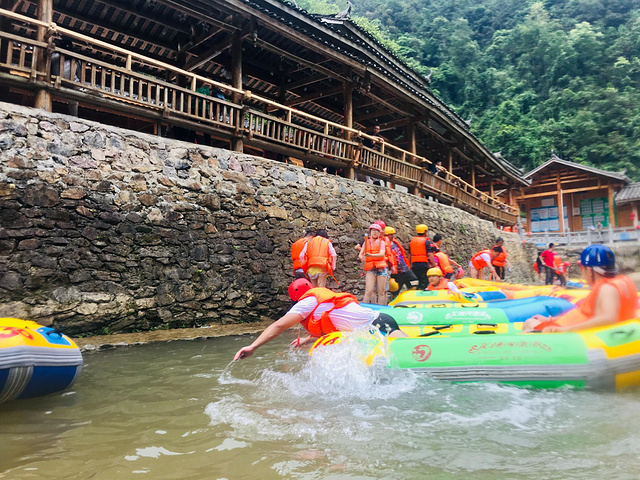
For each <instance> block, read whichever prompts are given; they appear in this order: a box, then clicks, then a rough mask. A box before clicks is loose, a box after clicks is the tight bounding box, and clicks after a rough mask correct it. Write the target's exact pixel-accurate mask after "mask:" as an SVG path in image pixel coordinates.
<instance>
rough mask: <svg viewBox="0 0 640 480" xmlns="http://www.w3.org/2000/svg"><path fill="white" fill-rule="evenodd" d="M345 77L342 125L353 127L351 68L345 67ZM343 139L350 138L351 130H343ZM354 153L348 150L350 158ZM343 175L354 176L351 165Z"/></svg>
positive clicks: (352, 158) (352, 177)
mask: <svg viewBox="0 0 640 480" xmlns="http://www.w3.org/2000/svg"><path fill="white" fill-rule="evenodd" d="M344 73H345V77H346V78H347V79H348V80H346V81H345V82H344V83H343V84H342V91H343V92H342V100H343V103H344V112H343V113H344V126H345V127H348V128H352V127H353V82H352V81H351V74H352V72H351V69H350V68H347V69H345V72H344ZM343 137H344V139H345V140H351V132H349V131H346V130H345V131H344V135H343ZM355 154H356V152H355V151H351V152H350V158H351V160H352V161H353V160H355V158H354V157H353V156H354V155H355ZM344 173H345V176H346V177H347V178H350V179H352V180H353V179H354V178H355V172H354V171H353V167H351V166H350V167H347V168H346V170H345V172H344Z"/></svg>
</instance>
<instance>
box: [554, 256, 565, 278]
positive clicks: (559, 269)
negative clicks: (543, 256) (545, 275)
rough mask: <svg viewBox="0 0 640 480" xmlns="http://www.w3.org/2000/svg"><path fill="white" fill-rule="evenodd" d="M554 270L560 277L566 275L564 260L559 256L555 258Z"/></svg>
mask: <svg viewBox="0 0 640 480" xmlns="http://www.w3.org/2000/svg"><path fill="white" fill-rule="evenodd" d="M553 268H554V269H555V272H556V273H557V274H558V275H562V274H563V273H564V269H563V268H562V258H561V257H560V256H559V255H556V256H555V257H553Z"/></svg>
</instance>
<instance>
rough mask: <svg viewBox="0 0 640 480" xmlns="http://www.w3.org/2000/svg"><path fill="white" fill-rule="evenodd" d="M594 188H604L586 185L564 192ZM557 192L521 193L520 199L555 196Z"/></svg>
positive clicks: (591, 189)
mask: <svg viewBox="0 0 640 480" xmlns="http://www.w3.org/2000/svg"><path fill="white" fill-rule="evenodd" d="M593 190H602V187H597V186H594V187H585V188H571V189H569V190H563V193H564V194H569V193H575V192H587V191H593ZM555 194H556V192H555V190H554V191H552V192H541V193H529V194H527V195H520V196H518V199H525V198H539V197H553V196H554V195H555Z"/></svg>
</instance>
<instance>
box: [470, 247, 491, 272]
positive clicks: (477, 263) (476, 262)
mask: <svg viewBox="0 0 640 480" xmlns="http://www.w3.org/2000/svg"><path fill="white" fill-rule="evenodd" d="M485 253H486V254H487V255H489V256H491V250H481V251H479V252H477V253H476V254H475V255H474V256H473V257H471V265H473V268H475V269H476V270H482V269H483V268H484V267H488V265H487V262H486V261H485V260H484V259H483V258H482V257H481V255H483V254H485Z"/></svg>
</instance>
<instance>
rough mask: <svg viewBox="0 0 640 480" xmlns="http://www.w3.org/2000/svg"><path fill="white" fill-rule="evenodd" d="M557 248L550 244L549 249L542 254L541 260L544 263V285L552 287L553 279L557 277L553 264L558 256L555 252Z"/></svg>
mask: <svg viewBox="0 0 640 480" xmlns="http://www.w3.org/2000/svg"><path fill="white" fill-rule="evenodd" d="M555 249H556V246H555V245H554V244H553V243H550V244H549V248H547V249H546V250H545V251H544V252H542V253H541V254H540V258H541V259H542V263H543V266H544V272H545V276H544V284H545V285H552V284H553V277H554V276H555V271H556V267H555V266H554V263H553V258H554V257H555V256H556V252H555Z"/></svg>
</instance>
